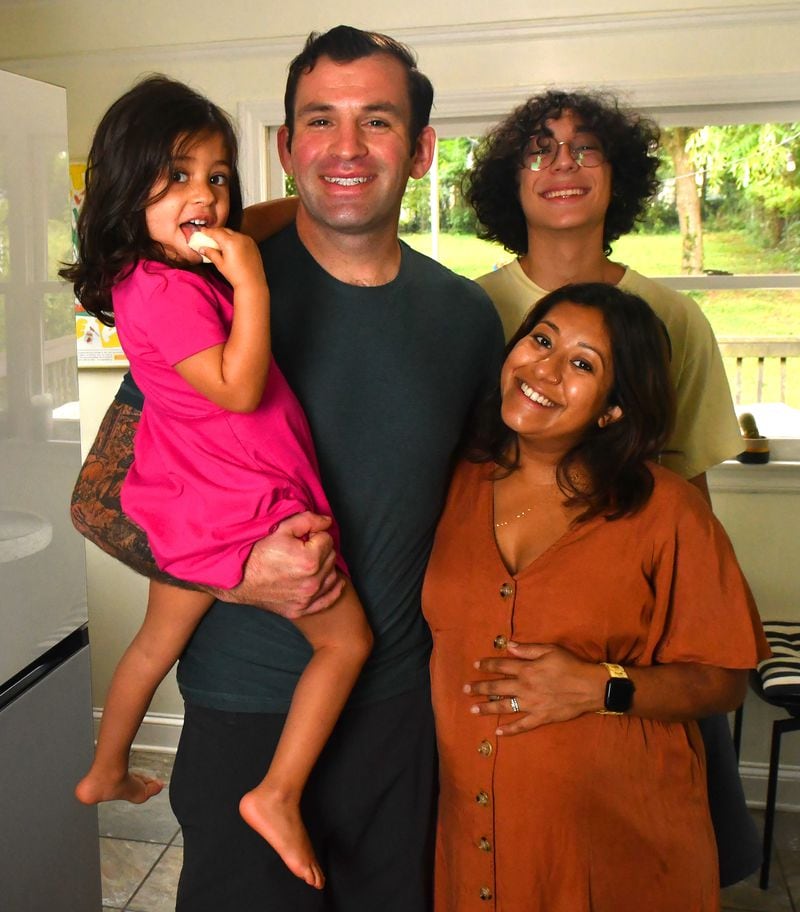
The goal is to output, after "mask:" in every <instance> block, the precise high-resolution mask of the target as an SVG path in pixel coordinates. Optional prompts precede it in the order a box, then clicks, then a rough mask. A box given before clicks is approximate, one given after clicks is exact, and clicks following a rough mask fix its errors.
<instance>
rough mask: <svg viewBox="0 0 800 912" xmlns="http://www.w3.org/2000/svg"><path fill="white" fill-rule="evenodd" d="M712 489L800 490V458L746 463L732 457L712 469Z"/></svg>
mask: <svg viewBox="0 0 800 912" xmlns="http://www.w3.org/2000/svg"><path fill="white" fill-rule="evenodd" d="M708 486H709V488H710V490H711V493H712V494H714V493H715V492H718V491H719V492H726V493H728V492H730V493H738V494H749V493H753V494H770V493H782V494H800V461H793V460H775V461H772V462H768V463H766V464H765V465H743V464H742V463H741V462H737V461H736V460H735V459H729V460H728V461H727V462H723V463H722V465H718V466H715V467H714V468H713V469H711V470H709V472H708Z"/></svg>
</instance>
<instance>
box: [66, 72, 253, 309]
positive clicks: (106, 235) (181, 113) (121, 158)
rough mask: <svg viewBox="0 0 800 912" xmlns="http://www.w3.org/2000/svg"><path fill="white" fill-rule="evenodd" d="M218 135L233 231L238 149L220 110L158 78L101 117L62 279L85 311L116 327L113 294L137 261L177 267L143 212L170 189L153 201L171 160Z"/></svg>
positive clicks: (238, 205) (238, 203)
mask: <svg viewBox="0 0 800 912" xmlns="http://www.w3.org/2000/svg"><path fill="white" fill-rule="evenodd" d="M216 134H219V135H221V136H222V139H223V142H224V144H225V147H226V150H227V153H228V157H229V160H230V167H231V179H230V185H229V186H230V214H229V216H228V221H227V225H228V227H229V228H234V229H238V227H239V226H240V224H241V221H242V189H241V184H240V182H239V174H238V171H237V167H236V163H237V158H238V143H237V140H236V133H235V131H234V128H233V124H232V123H231V121H230V118H229V117H228V115H227V114H226V113H225V112H224V111H223V110H222V109H221V108H218V107H217V106H216V105H215V104H212V103H211V102H210V101H209V100H208V99H207V98H204V97H203V96H202V95H200V94H198V93H197V92H195V91H194V90H193V89H190V88H189V86H187V85H184V84H183V83H182V82H176V81H175V80H173V79H169V78H167V77H166V76H162V75H159V74H156V75H153V76H149V77H147V78H146V79H143V80H142V81H141V82H139V83H137V84H136V85H135V86H134V87H133V88H132V89H130V90H129V91H128V92H126V93H125V94H124V95H123V96H122V97H121V98H119V99H117V101H115V102H114V104H113V105H111V107H110V108H109V109H108V111H106V113H105V114H104V115H103V119H102V120H101V121H100V124H99V126H98V127H97V131H96V132H95V135H94V139H93V140H92V147H91V149H90V151H89V158H88V160H87V164H86V196H85V198H84V201H83V205H82V207H81V211H80V215H79V216H78V257H77V262H76V263H74V264H73V265H71V266H66V267H64V268H63V269H61V270H60V271H59V275H60V276H61V277H62V278H64V279H67V280H68V281H70V282H72V283H73V284H74V286H75V296H76V297H77V298H78V300H79V301H80V302H81V305H82V306H83V308H84V309H85V310H86V311H88V312H89V313H90V314H92V315H93V316H95V317H97V319H98V320H100V321H101V322H102V323H105V324H106V326H113V325H114V309H113V306H112V302H111V289H112V288H113V287H114V285H115V284H116V283H117V282H118V281H119V280H120V279H121V278H122V277H124V276H125V275H126V274H128V273H129V271H130V269H131V268H132V267H133V266H134V265H135V264H136V263H137V262H138V261H139V260H142V259H148V260H157V261H159V262H163V263H168V264H169V265H171V266H177V265H179V264H176V263H174V262H173V261H171V260H168V259H167V256H166V252H165V250H164V248H163V246H162V245H161V244H159V243H158V242H157V241H154V240H153V239H152V238H151V237H150V235H149V234H148V232H147V223H146V220H145V209H146V208H147V207H148V206H149V205H151V204H152V203H154V202H156V201H157V200H159V199H160V198H161V197H162V196H163V195H164V194H165V193H166V192H167V189H168V186H169V185H168V184H167V186H166V187H165V188H164V190H163V192H161V193H158V194H157V195H155V196H153V195H152V191H153V187H154V186H155V184H156V183H157V181H159V180H160V179H162V178H163V177H165V176H167V175H169V174H170V173H171V166H172V162H173V161H174V159H175V158H176V157H178V156H180V155H181V154H182V153H184V152H186V150H188V149H189V148H190V147H191V146H192V145H194V143H196V142H197V141H198V140H201V139H203V138H205V137H208V136H214V135H216Z"/></svg>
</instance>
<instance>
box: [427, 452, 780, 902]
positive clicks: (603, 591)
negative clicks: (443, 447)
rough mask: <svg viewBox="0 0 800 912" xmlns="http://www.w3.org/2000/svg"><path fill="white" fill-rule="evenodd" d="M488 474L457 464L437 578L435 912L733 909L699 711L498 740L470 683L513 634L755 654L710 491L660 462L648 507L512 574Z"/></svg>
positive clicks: (745, 660) (745, 663)
mask: <svg viewBox="0 0 800 912" xmlns="http://www.w3.org/2000/svg"><path fill="white" fill-rule="evenodd" d="M489 471H490V470H489V469H488V468H487V467H486V466H476V465H473V464H470V463H464V464H462V465H461V466H460V467H459V468H458V470H457V472H456V475H455V478H454V480H453V483H452V487H451V490H450V493H449V496H448V501H447V505H446V508H445V511H444V514H443V517H442V520H441V522H440V525H439V528H438V532H437V535H436V541H435V544H434V549H433V554H432V556H431V560H430V564H429V568H428V573H427V577H426V580H425V585H424V589H423V611H424V614H425V617H426V619H427V620H428V623H429V624H430V626H431V630H432V631H433V639H434V647H433V655H432V658H431V680H432V687H433V701H434V710H435V713H436V730H437V737H438V741H439V752H440V775H441V795H440V804H439V822H438V834H437V851H436V872H435V890H436V904H435V910H436V912H468V910H473V909H474V910H484V909H486V910H489V909H491V910H497V912H590V910H591V912H644V910H647V912H677V910H680V912H713V910H718V909H719V884H718V865H717V858H716V846H715V843H714V834H713V829H712V826H711V821H710V817H709V812H708V804H707V798H706V786H705V778H706V777H705V760H704V754H703V745H702V739H701V737H700V733H699V730H698V728H697V725H696V724H695V723H694V722H687V723H664V722H655V721H651V720H646V719H639V718H635V717H632V716H610V715H597V714H594V713H591V714H586V715H583V716H580V717H579V718H577V719H574V720H572V721H569V722H561V723H554V724H550V725H546V726H542V727H541V728H538V729H535V730H534V731H531V732H526V733H524V734H521V735H516V736H507V737H497V736H496V735H495V734H494V729H495V728H496V726H497V723H498V718H499V719H500V720H502V719H503V718H504V717H502V716H501V717H498V716H486V717H484V716H474V715H471V714H470V712H469V707H470V705H471V704H472V703H473V702H474V699H475V698H473V697H469V696H467V695H465V694H463V693H462V686H463V685H464V684H465V683H466V682H467V681H471V680H475V678H476V672H475V670H474V668H473V667H472V663H473V662H474V661H475V660H476V659H478V658H481V657H484V656H492V655H498V654H504V653H503V650H504V649H505V645H506V642H507V640H509V639H513V640H515V641H517V642H521V643H556V644H558V645H561V646H563V647H565V648H567V649H569V650H571V651H572V652H573V653H575V654H576V655H577V656H579V657H580V658H583V659H585V660H586V661H590V662H601V661H607V662H617V663H619V664H622V665H633V666H636V665H642V666H647V665H652V664H662V663H668V662H701V663H707V664H712V665H719V666H722V667H727V668H751V667H753V666H754V665H755V664H756V663H757V662H758V661H759V659H760V658H762V657H764V656H765V655H766V644H765V642H764V640H763V634H762V632H761V628H760V623H759V621H758V615H757V613H756V608H755V605H754V604H753V600H752V597H751V595H750V591H749V589H748V587H747V583H746V582H745V580H744V578H743V576H742V574H741V571H740V569H739V566H738V564H737V562H736V558H735V556H734V554H733V550H732V548H731V545H730V542H729V541H728V539H727V537H726V535H725V532H724V531H723V529H722V527H721V526H720V524H719V522H718V521H717V520H716V519H715V518H714V516H713V514H712V513H711V511H710V510H709V509H708V507H707V505H706V504H705V502H704V501H703V500H702V498H701V497H700V496H699V494H698V493H697V491H696V490H694V489H693V488H692V487H691V486H690V485H689V484H687V483H686V482H684V481H683V480H681V479H680V478H678V477H677V476H676V475H673V474H672V473H671V472H668V471H667V470H665V469H662V468H660V467H658V466H653V467H652V471H653V474H654V476H655V489H654V492H653V495H652V496H651V498H650V500H649V501H648V503H647V504H646V506H645V507H644V508H643V509H642V510H641V511H639V513H637V514H635V515H634V516H631V517H626V518H624V519H620V520H616V521H613V522H608V521H606V520H605V519H603V518H602V517H599V518H595V519H592V520H589V521H588V522H586V523H582V524H580V525H578V526H576V527H574V528H572V529H570V530H569V531H568V532H567V533H565V535H564V536H563V537H562V538H561V539H559V540H558V541H557V542H555V543H554V544H553V545H552V546H551V547H550V548H549V549H548V550H547V551H546V552H545V553H544V554H542V555H541V556H540V557H539V558H537V559H536V560H535V561H534V562H533V563H532V564H530V565H529V566H528V567H526V568H524V569H523V570H522V571H521V572H519V573H518V574H517V575H516V576H512V575H510V574H509V573H508V571H507V570H506V568H505V566H504V564H503V561H502V559H501V557H500V554H499V552H498V550H497V546H496V543H495V538H494V525H493V520H494V517H493V512H492V484H491V481H490V479H489V477H488V476H489ZM509 696H511V694H509Z"/></svg>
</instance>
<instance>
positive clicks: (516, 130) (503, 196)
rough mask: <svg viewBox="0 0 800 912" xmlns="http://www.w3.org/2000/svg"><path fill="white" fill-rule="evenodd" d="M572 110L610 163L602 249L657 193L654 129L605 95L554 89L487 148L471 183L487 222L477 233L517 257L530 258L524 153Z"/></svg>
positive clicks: (504, 124) (523, 109) (490, 138)
mask: <svg viewBox="0 0 800 912" xmlns="http://www.w3.org/2000/svg"><path fill="white" fill-rule="evenodd" d="M566 111H572V112H573V113H574V114H575V115H576V116H577V117H578V118H579V119H580V121H581V123H582V124H583V126H584V127H585V128H586V129H587V130H588V131H589V132H591V133H594V134H595V135H596V136H597V137H598V139H599V140H600V141H601V143H602V144H603V151H604V152H605V156H606V160H607V161H608V163H609V164H610V165H611V203H610V204H609V207H608V211H607V212H606V218H605V225H604V228H603V249H604V252H605V253H606V255H608V254H609V253H611V242H612V241H615V240H616V239H617V238H619V237H622V235H623V234H627V233H628V232H629V231H630V230H631V229H632V228H633V226H634V223H635V222H636V219H637V218H639V217H640V216H641V215H642V213H643V212H644V209H645V205H646V204H647V202H648V200H649V199H650V198H651V197H652V196H653V195H654V194H655V192H656V190H657V189H658V180H657V178H656V171H657V170H658V155H657V146H658V139H659V130H658V127H657V126H656V124H655V123H653V122H652V121H650V120H647V119H646V118H644V117H641V116H640V115H638V114H635V113H634V112H632V111H628V110H626V109H625V108H623V107H621V105H620V104H619V102H618V101H617V99H616V98H615V97H614V96H612V95H608V94H605V93H601V92H560V91H548V92H544V93H542V94H541V95H535V96H534V97H533V98H529V99H528V101H526V102H525V104H522V105H520V106H519V107H518V108H516V109H515V110H514V111H512V112H511V114H509V115H508V117H506V118H505V120H503V121H501V122H500V123H499V124H498V125H497V126H496V127H494V128H493V129H492V130H491V131H490V132H489V133H488V134H487V135H486V137H485V138H484V139H483V141H482V142H481V144H480V146H479V148H478V150H477V152H476V156H475V165H474V167H473V169H472V171H471V172H470V173H469V174H468V175H467V178H466V181H465V195H466V198H467V200H468V201H469V202H470V204H471V205H472V207H473V208H474V210H475V213H476V215H477V216H478V220H479V222H480V223H481V226H482V227H481V229H480V231H479V234H480V236H481V237H483V238H486V239H488V240H492V241H499V242H500V243H501V244H502V245H503V246H504V247H505V248H506V250H509V251H511V252H512V253H516V254H519V255H521V254H524V253H527V252H528V229H527V225H526V224H525V216H524V214H523V212H522V206H521V204H520V201H519V171H520V166H521V156H522V150H523V148H524V147H525V144H526V143H527V142H528V140H529V139H530V137H531V136H534V135H535V134H536V133H538V132H539V131H540V130H542V129H543V128H544V125H545V121H547V120H551V119H553V120H557V119H558V118H559V117H561V116H562V114H564V113H565V112H566Z"/></svg>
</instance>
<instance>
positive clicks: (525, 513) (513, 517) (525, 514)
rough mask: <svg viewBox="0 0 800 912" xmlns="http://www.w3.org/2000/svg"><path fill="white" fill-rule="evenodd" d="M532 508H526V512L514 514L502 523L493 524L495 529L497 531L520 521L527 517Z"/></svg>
mask: <svg viewBox="0 0 800 912" xmlns="http://www.w3.org/2000/svg"><path fill="white" fill-rule="evenodd" d="M533 509H534V507H528V508H527V510H523V511H522V512H521V513H515V514H514V515H513V516H512V517H511V519H504V520H503V521H502V522H496V523H495V524H494V527H495V529H499V528H500V527H501V526H508V525H510V524H511V523H512V522H514V521H515V520H517V519H522V517H523V516H527V514H528V513H530V512H531V510H533Z"/></svg>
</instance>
